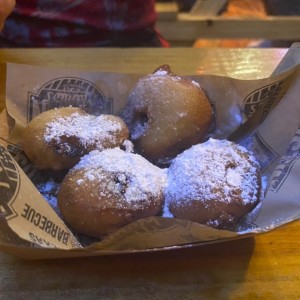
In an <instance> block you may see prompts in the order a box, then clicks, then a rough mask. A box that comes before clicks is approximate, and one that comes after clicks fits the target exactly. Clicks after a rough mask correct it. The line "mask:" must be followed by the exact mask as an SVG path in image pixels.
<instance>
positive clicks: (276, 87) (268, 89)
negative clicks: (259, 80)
mask: <svg viewBox="0 0 300 300" xmlns="http://www.w3.org/2000/svg"><path fill="white" fill-rule="evenodd" d="M284 82H285V80H280V81H277V82H275V83H272V84H270V85H267V86H264V87H263V88H261V89H258V90H256V91H254V92H253V93H251V94H249V95H248V96H247V97H246V98H245V99H244V101H243V103H244V104H243V112H244V113H245V115H246V116H247V117H251V116H252V115H253V114H254V113H255V112H256V111H257V110H258V109H259V108H260V107H261V106H263V107H264V108H263V113H262V119H264V118H265V117H266V116H267V114H268V113H269V111H270V109H271V108H272V106H273V104H274V103H275V102H276V101H277V100H278V99H280V98H281V97H282V96H283V84H284Z"/></svg>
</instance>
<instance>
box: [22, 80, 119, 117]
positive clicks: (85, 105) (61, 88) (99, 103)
mask: <svg viewBox="0 0 300 300" xmlns="http://www.w3.org/2000/svg"><path fill="white" fill-rule="evenodd" d="M28 101H29V103H28V104H29V105H28V116H27V120H28V122H29V121H30V120H31V119H32V118H33V117H35V116H36V115H38V114H40V113H41V112H44V111H46V110H49V109H52V108H59V107H64V106H75V107H80V108H82V109H83V110H85V111H86V112H87V113H93V114H95V115H99V114H102V113H107V114H112V112H113V101H112V99H111V98H109V97H107V96H106V95H105V93H104V91H102V90H101V89H100V87H98V86H97V85H95V84H94V83H92V82H90V81H87V80H85V79H82V78H74V77H63V78H56V79H54V80H51V81H49V82H47V83H45V84H44V85H43V86H42V87H41V88H40V89H39V90H38V92H37V93H32V92H29V94H28Z"/></svg>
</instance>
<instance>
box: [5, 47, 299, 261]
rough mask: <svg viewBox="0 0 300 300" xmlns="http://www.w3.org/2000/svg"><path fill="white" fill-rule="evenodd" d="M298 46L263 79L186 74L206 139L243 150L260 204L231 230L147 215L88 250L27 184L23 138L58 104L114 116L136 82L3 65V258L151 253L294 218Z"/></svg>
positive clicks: (32, 173) (30, 171) (31, 177)
mask: <svg viewBox="0 0 300 300" xmlns="http://www.w3.org/2000/svg"><path fill="white" fill-rule="evenodd" d="M296 48H297V47H293V48H291V49H290V51H288V53H287V55H286V57H285V58H284V59H283V61H282V62H281V63H280V64H279V66H278V68H277V69H276V70H275V72H274V74H273V76H271V77H269V78H264V79H259V80H238V79H233V78H228V77H223V76H208V75H207V76H206V75H202V76H199V75H191V76H187V77H190V78H191V79H193V80H195V81H196V82H199V84H200V85H201V86H202V87H203V89H204V90H205V91H206V93H207V95H208V97H209V99H210V100H211V103H212V106H213V108H214V111H215V124H214V128H213V130H212V131H211V133H210V136H212V137H213V138H218V139H222V138H228V139H231V140H234V141H236V142H238V143H241V144H242V145H244V146H245V147H247V148H249V149H250V150H252V151H253V152H254V153H255V156H256V157H257V159H258V160H259V162H260V165H261V172H262V178H263V192H262V195H261V203H260V204H259V205H258V207H257V208H256V209H254V210H253V211H252V212H251V213H249V214H248V215H247V216H246V217H245V218H244V219H243V220H242V221H241V223H240V224H239V227H238V230H237V231H236V232H232V231H227V230H217V229H213V228H210V227H207V226H203V225H200V224H197V223H193V222H189V221H184V220H178V219H175V218H163V217H150V218H146V219H141V220H138V221H136V222H133V223H131V224H129V225H127V226H125V227H123V228H121V229H120V230H118V231H116V232H115V233H113V234H111V235H109V236H108V237H107V238H104V239H103V240H101V241H88V242H86V240H85V239H83V238H82V237H81V236H79V235H77V234H76V233H74V232H72V230H71V229H70V228H68V226H67V225H66V224H65V223H64V221H63V220H62V219H61V218H60V217H59V212H57V211H56V210H55V207H53V206H51V203H48V202H47V200H46V199H45V198H44V197H43V196H42V195H41V194H40V192H39V191H38V189H37V188H36V185H35V184H34V183H33V182H35V179H36V178H39V179H40V178H41V174H40V171H38V170H36V169H35V168H34V166H33V164H32V163H31V162H30V161H28V159H27V158H26V156H25V155H24V153H23V152H22V149H21V148H20V147H19V141H20V139H21V136H22V130H23V129H24V127H25V126H26V124H27V123H28V121H29V120H31V119H32V118H33V117H34V116H35V115H37V114H38V113H40V112H42V111H44V110H47V109H50V108H52V107H57V106H68V105H75V106H81V107H83V108H84V109H85V110H87V111H89V112H93V113H94V112H96V113H112V114H118V113H119V112H120V111H121V110H122V109H123V108H124V106H125V105H126V99H127V96H128V93H129V91H130V90H131V88H132V87H133V86H134V84H135V83H136V81H137V80H138V79H139V78H140V77H141V76H142V75H143V74H116V73H101V72H81V71H80V72H79V71H74V70H63V69H54V68H44V67H36V66H29V65H18V64H8V65H7V82H6V91H7V92H6V110H5V111H4V112H2V114H1V115H0V124H1V126H0V208H1V210H0V212H1V214H0V216H1V218H0V250H1V251H4V252H7V253H11V254H13V255H16V256H19V257H23V258H27V259H42V258H56V257H76V256H95V255H108V254H109V255H113V254H120V253H135V252H149V251H157V250H168V249H174V248H181V247H191V246H193V245H199V244H201V245H205V244H208V243H219V242H223V241H227V240H230V239H237V238H243V237H246V236H249V235H255V234H259V233H262V232H268V231H270V230H273V229H275V228H277V227H279V226H282V225H285V224H288V223H289V222H292V221H294V220H297V219H299V217H300V200H299V199H300V197H299V196H300V186H299V184H298V183H299V180H300V160H299V157H300V154H299V153H300V151H299V150H300V130H299V127H300V101H298V97H299V96H298V95H299V94H300V67H299V66H298V64H295V62H296V61H298V60H299V58H298V56H297V57H296V58H295V53H296V54H297V53H298V51H295V49H296ZM291 54H292V55H291ZM299 57H300V56H299ZM291 62H292V64H291ZM157 67H158V66H153V70H154V69H156V68H157ZM171 67H172V66H171ZM151 71H152V70H149V73H150V72H151ZM178 75H180V74H178ZM33 146H34V145H33Z"/></svg>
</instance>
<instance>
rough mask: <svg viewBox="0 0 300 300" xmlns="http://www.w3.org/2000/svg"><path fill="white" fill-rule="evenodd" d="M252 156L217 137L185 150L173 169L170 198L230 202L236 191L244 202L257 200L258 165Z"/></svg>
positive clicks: (169, 179) (169, 190) (176, 160)
mask: <svg viewBox="0 0 300 300" xmlns="http://www.w3.org/2000/svg"><path fill="white" fill-rule="evenodd" d="M244 155H246V156H247V159H246V158H245V157H244ZM248 155H249V153H248V151H247V150H246V149H245V148H243V147H241V146H238V145H235V144H233V143H231V142H229V141H226V140H222V141H220V140H213V139H210V140H209V141H208V142H206V143H203V144H199V145H196V146H193V147H192V148H190V149H188V150H186V151H184V152H183V153H182V154H180V155H179V156H178V157H177V158H175V159H174V161H173V162H172V164H171V166H170V168H169V172H168V185H167V192H166V201H167V202H169V201H170V199H173V200H174V201H180V202H185V201H189V200H199V201H204V202H205V201H210V200H214V199H218V200H219V201H222V202H228V203H229V202H231V201H232V198H233V196H232V195H233V194H235V195H240V198H241V199H242V201H243V203H244V204H247V203H255V202H256V201H257V192H258V189H259V183H258V180H257V172H256V171H257V168H258V164H257V162H256V160H255V158H254V157H253V156H251V155H250V156H249V157H248Z"/></svg>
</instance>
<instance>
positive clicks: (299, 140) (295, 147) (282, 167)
mask: <svg viewBox="0 0 300 300" xmlns="http://www.w3.org/2000/svg"><path fill="white" fill-rule="evenodd" d="M299 158H300V129H298V130H297V132H296V134H295V136H294V138H293V139H292V141H291V143H290V144H289V147H288V149H287V151H286V154H285V155H284V156H282V158H281V160H280V162H279V164H278V165H277V167H276V168H275V170H274V172H273V173H272V177H271V180H270V183H269V186H268V188H269V190H271V191H273V192H278V190H279V189H280V187H281V186H282V184H283V183H284V181H285V180H286V178H287V177H288V175H289V173H290V171H291V169H292V167H293V165H294V164H295V162H296V161H297V160H298V159H299Z"/></svg>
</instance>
